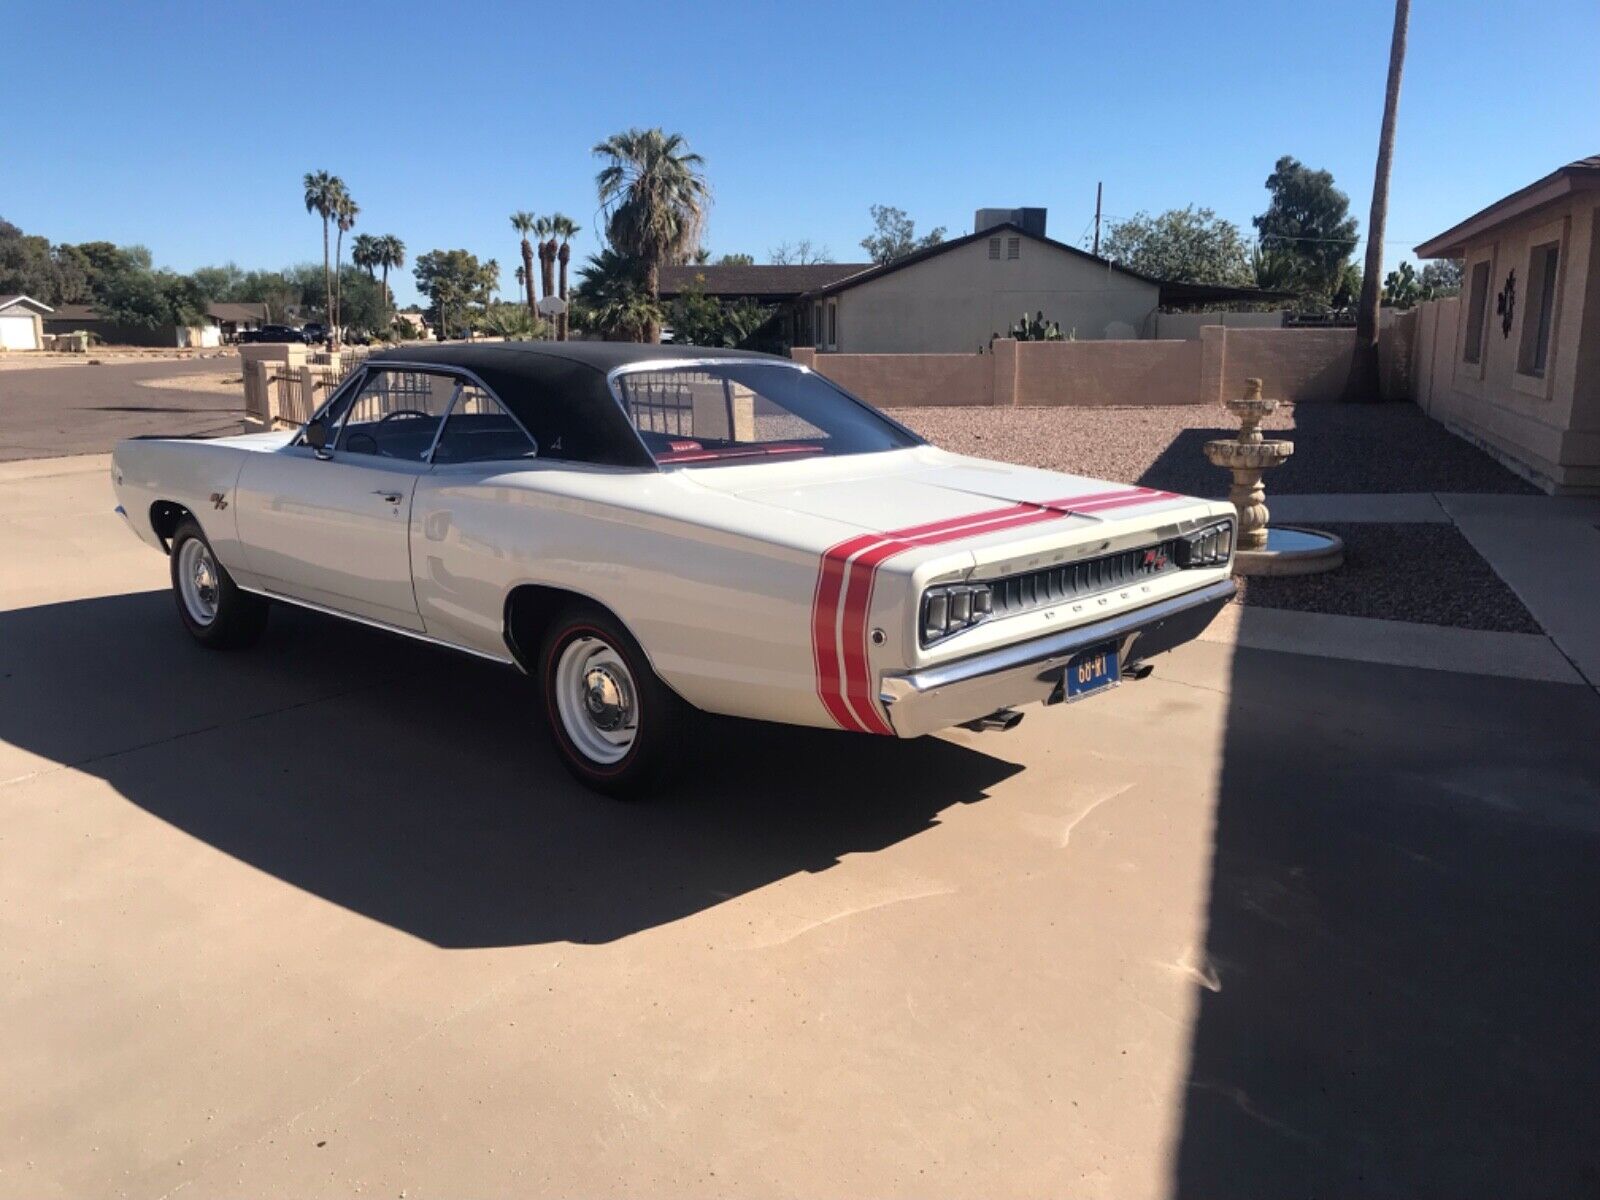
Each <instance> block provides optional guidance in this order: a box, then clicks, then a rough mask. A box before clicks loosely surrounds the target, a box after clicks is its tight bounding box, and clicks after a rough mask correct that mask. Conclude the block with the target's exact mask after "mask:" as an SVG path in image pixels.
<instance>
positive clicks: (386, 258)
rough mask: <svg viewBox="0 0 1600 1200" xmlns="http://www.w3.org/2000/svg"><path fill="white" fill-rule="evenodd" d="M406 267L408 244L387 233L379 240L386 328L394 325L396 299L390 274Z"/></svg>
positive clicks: (379, 260)
mask: <svg viewBox="0 0 1600 1200" xmlns="http://www.w3.org/2000/svg"><path fill="white" fill-rule="evenodd" d="M405 265H406V244H405V243H404V242H402V241H401V240H400V239H399V238H397V237H395V235H394V234H392V233H385V234H383V235H381V236H380V237H379V238H378V267H379V269H380V270H381V271H382V272H383V303H384V311H385V313H386V315H387V319H386V320H385V322H384V324H385V325H386V326H388V325H392V324H393V323H394V312H393V306H394V297H393V296H392V295H391V294H390V292H389V272H390V271H391V270H394V271H398V270H399V269H400V268H401V267H403V266H405Z"/></svg>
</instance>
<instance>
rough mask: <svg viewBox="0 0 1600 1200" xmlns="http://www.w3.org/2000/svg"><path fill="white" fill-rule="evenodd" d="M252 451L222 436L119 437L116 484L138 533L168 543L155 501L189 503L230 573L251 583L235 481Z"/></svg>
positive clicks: (113, 467)
mask: <svg viewBox="0 0 1600 1200" xmlns="http://www.w3.org/2000/svg"><path fill="white" fill-rule="evenodd" d="M246 453H248V451H246V450H243V449H241V448H239V447H238V446H234V445H230V444H228V443H226V442H221V441H181V440H177V439H174V440H170V441H169V440H163V439H155V438H150V439H142V438H141V439H135V440H132V441H124V442H118V443H117V446H116V448H115V449H114V450H113V451H112V454H111V486H112V489H113V490H114V491H115V492H116V495H117V503H118V504H120V505H121V506H122V509H123V512H124V513H125V514H126V515H127V519H128V524H129V526H131V527H132V529H133V531H134V533H136V534H137V535H138V536H139V538H140V539H141V540H142V541H144V542H146V543H147V544H149V545H151V546H154V547H155V548H157V549H165V547H164V546H162V543H161V539H160V537H159V536H157V534H156V532H155V530H154V528H153V527H152V525H151V510H152V509H153V507H154V506H155V505H156V504H157V503H158V502H160V501H167V502H169V503H173V504H180V505H182V506H183V507H184V508H186V509H188V510H189V512H190V513H192V514H193V516H194V518H195V520H197V521H198V522H199V523H200V528H201V529H202V530H204V531H205V535H206V540H207V541H208V542H210V543H211V548H212V550H213V551H215V553H216V555H217V557H218V559H220V560H221V562H222V565H223V566H224V567H226V568H227V569H228V573H229V574H230V575H232V576H233V577H234V578H235V580H237V581H238V582H239V583H240V584H242V585H244V586H246V587H250V586H253V580H252V578H251V577H250V575H249V572H248V571H247V570H245V569H244V556H243V554H241V553H240V547H239V535H238V529H237V526H236V525H235V523H234V510H233V493H234V485H235V484H236V483H237V482H238V479H239V470H240V468H241V467H242V466H243V465H244V460H245V459H244V456H245V454H246ZM219 497H220V501H221V502H220V503H219V501H218V498H219Z"/></svg>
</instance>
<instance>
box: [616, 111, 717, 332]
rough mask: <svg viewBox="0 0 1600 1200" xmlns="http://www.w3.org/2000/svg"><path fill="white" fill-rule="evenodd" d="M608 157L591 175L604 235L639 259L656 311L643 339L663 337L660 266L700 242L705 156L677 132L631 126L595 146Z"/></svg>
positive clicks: (707, 193) (707, 195)
mask: <svg viewBox="0 0 1600 1200" xmlns="http://www.w3.org/2000/svg"><path fill="white" fill-rule="evenodd" d="M594 153H595V154H596V155H597V156H599V157H601V158H604V159H606V160H608V161H607V163H606V165H605V166H604V167H603V168H601V170H600V173H599V174H598V175H596V176H595V185H596V187H597V188H598V190H599V193H600V207H601V210H602V211H603V212H604V213H605V217H606V239H607V240H608V241H609V242H610V243H611V245H612V247H613V248H614V249H615V250H617V251H618V252H619V253H621V254H624V255H627V256H629V257H631V258H635V259H638V260H639V262H640V263H641V264H642V266H643V270H644V290H645V292H646V293H647V295H648V296H649V299H650V303H651V306H652V308H653V309H654V312H653V313H652V314H651V315H650V319H649V322H648V324H647V325H646V327H645V331H644V338H645V340H646V341H650V342H659V341H660V340H661V324H660V316H659V310H660V296H661V267H662V265H663V264H665V263H668V262H673V261H675V260H676V259H677V258H678V257H679V256H680V255H685V254H687V253H688V252H689V251H690V250H692V249H693V248H694V247H696V246H698V245H699V244H700V232H701V230H702V229H703V228H704V226H705V220H706V212H707V210H708V209H709V208H710V206H711V189H710V187H709V186H708V185H707V184H706V180H705V175H704V174H703V172H702V170H701V168H702V167H703V166H704V165H705V160H704V159H702V158H701V157H700V155H698V154H695V153H692V152H691V151H690V150H689V147H688V143H687V142H686V141H685V140H684V138H683V136H682V135H681V134H676V133H673V134H668V133H664V132H662V131H661V130H660V129H629V130H627V131H626V132H624V133H618V134H614V135H612V136H611V137H609V138H607V139H606V140H605V141H603V142H601V143H600V144H599V145H597V146H596V147H595V148H594Z"/></svg>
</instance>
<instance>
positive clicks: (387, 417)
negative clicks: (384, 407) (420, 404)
mask: <svg viewBox="0 0 1600 1200" xmlns="http://www.w3.org/2000/svg"><path fill="white" fill-rule="evenodd" d="M396 417H407V418H410V417H421V418H422V419H423V420H424V421H430V420H432V419H433V414H432V413H425V412H423V411H422V410H421V409H420V408H397V409H395V410H394V411H393V412H392V413H384V414H383V416H381V417H379V418H378V424H379V425H387V424H388V423H389V422H390V421H392V420H394V419H395V418H396Z"/></svg>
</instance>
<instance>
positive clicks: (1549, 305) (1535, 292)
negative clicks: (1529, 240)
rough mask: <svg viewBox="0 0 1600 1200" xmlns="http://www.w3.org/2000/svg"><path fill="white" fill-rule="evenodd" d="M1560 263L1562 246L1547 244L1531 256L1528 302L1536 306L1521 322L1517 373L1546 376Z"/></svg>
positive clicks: (1529, 254) (1537, 247) (1529, 258)
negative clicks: (1546, 362)
mask: <svg viewBox="0 0 1600 1200" xmlns="http://www.w3.org/2000/svg"><path fill="white" fill-rule="evenodd" d="M1560 263H1561V243H1560V242H1546V243H1545V244H1544V245H1542V246H1535V247H1534V248H1533V249H1532V250H1531V251H1529V253H1528V302H1529V303H1530V304H1531V305H1532V306H1533V307H1532V308H1530V309H1529V310H1528V311H1527V313H1526V314H1525V315H1524V316H1523V318H1522V342H1521V344H1520V345H1519V346H1518V347H1517V370H1518V371H1519V372H1521V373H1522V374H1524V375H1533V376H1536V377H1540V378H1542V377H1543V376H1544V367H1545V361H1546V359H1547V358H1548V357H1549V355H1550V325H1551V321H1552V320H1553V318H1554V316H1555V307H1556V268H1557V267H1558V266H1559V265H1560Z"/></svg>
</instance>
